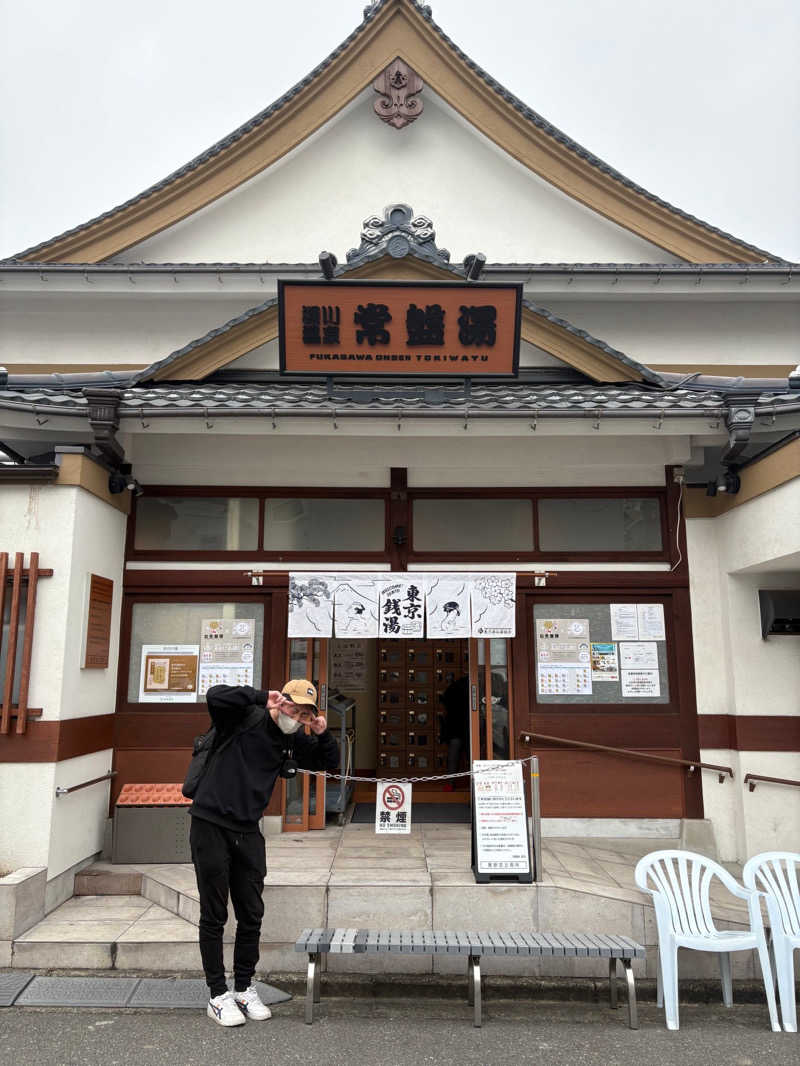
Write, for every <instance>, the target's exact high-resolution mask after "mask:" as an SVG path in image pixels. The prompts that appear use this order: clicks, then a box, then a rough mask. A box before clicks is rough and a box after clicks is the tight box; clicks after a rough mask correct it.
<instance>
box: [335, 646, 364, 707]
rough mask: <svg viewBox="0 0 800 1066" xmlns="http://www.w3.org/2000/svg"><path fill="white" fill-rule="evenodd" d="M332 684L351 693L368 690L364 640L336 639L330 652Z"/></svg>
mask: <svg viewBox="0 0 800 1066" xmlns="http://www.w3.org/2000/svg"><path fill="white" fill-rule="evenodd" d="M328 655H329V659H328V662H329V664H330V685H331V688H332V689H341V690H342V691H343V692H346V693H348V695H349V694H351V693H353V692H366V691H367V648H366V642H365V641H363V640H335V641H333V642H332V643H331V646H330V650H329V652H328Z"/></svg>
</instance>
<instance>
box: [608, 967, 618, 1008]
mask: <svg viewBox="0 0 800 1066" xmlns="http://www.w3.org/2000/svg"><path fill="white" fill-rule="evenodd" d="M608 1002H609V1005H610V1007H611V1009H612V1010H616V1009H617V1007H618V1006H619V1001H618V999H617V960H616V959H613V958H612V959H609V960H608Z"/></svg>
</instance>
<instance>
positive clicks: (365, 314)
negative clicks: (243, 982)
mask: <svg viewBox="0 0 800 1066" xmlns="http://www.w3.org/2000/svg"><path fill="white" fill-rule="evenodd" d="M521 312H522V286H521V285H517V284H498V285H466V284H461V283H458V282H446V281H445V282H399V281H398V282H389V281H386V282H376V281H372V282H361V281H330V282H317V281H279V282H278V314H279V322H280V360H281V361H280V366H281V372H282V373H284V374H324V375H331V374H369V375H378V374H391V375H399V376H407V375H416V374H430V375H434V374H435V375H442V374H449V375H458V376H460V377H468V376H469V377H471V376H473V375H490V376H493V377H511V376H514V375H516V373H517V370H518V367H519V336H520V316H521Z"/></svg>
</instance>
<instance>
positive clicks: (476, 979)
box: [467, 955, 481, 1029]
mask: <svg viewBox="0 0 800 1066" xmlns="http://www.w3.org/2000/svg"><path fill="white" fill-rule="evenodd" d="M467 970H468V977H469V984H468V992H467V998H468V999H469V1002H470V1003H471V1004H472V1005H473V1008H474V1014H473V1021H472V1024H473V1025H474V1026H475V1028H476V1029H480V1027H481V957H480V955H470V957H469V965H468V967H467Z"/></svg>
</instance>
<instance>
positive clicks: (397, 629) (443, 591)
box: [287, 570, 517, 640]
mask: <svg viewBox="0 0 800 1066" xmlns="http://www.w3.org/2000/svg"><path fill="white" fill-rule="evenodd" d="M516 584H517V575H516V574H515V573H514V572H513V571H504V572H500V573H472V572H467V571H465V572H464V573H460V574H459V573H453V572H452V571H448V572H441V573H431V572H425V573H422V572H414V571H410V572H407V573H406V572H404V573H402V574H398V573H392V572H390V571H388V570H378V571H373V572H366V571H341V572H339V573H321V572H320V573H315V572H312V571H307V570H306V571H293V572H292V573H290V574H289V627H288V631H287V633H288V636H289V637H331V636H333V632H334V628H335V631H336V636H337V637H344V638H348V637H352V638H360V639H370V638H373V639H374V638H375V637H382V638H383V637H388V638H393V637H394V638H397V639H406V640H409V639H410V640H422V639H424V637H425V635H426V632H425V628H426V621H425V619H426V616H427V636H428V637H429V638H430V639H432V640H433V639H435V640H446V639H448V638H457V637H459V638H463V637H501V638H504V637H513V636H515V634H516V625H515V622H516Z"/></svg>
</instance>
